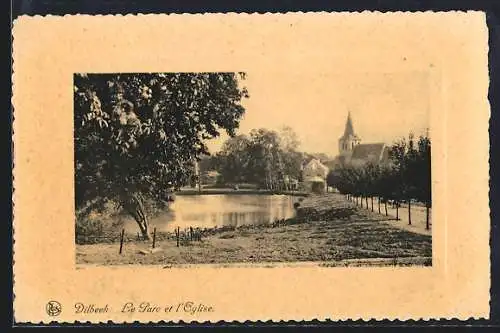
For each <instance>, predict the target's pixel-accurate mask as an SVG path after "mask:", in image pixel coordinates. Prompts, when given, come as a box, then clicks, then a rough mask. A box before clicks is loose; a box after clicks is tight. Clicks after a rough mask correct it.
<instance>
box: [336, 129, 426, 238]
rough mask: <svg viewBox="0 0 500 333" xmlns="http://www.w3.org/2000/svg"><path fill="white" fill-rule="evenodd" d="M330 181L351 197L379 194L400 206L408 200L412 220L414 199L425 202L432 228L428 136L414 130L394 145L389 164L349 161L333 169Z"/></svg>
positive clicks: (384, 200)
mask: <svg viewBox="0 0 500 333" xmlns="http://www.w3.org/2000/svg"><path fill="white" fill-rule="evenodd" d="M327 182H328V185H329V186H332V187H335V188H337V190H338V191H339V192H340V193H342V194H346V195H347V196H348V198H351V199H352V198H361V200H363V199H365V200H368V198H371V199H373V197H378V198H379V199H380V200H381V201H382V202H385V203H386V204H387V201H393V202H394V204H395V205H396V207H398V206H399V204H400V203H401V202H407V203H408V217H409V223H411V202H412V200H416V201H419V202H422V203H424V204H425V205H426V208H427V210H426V212H427V219H426V220H427V228H428V227H429V208H430V207H431V206H432V200H431V140H430V138H429V137H428V136H420V137H419V138H418V139H416V138H415V137H414V136H413V135H412V134H410V135H409V136H408V138H407V139H406V138H403V139H401V140H399V141H398V142H396V143H395V144H394V145H392V146H391V148H390V163H388V164H387V165H386V164H384V165H381V164H374V163H366V164H363V165H354V164H349V163H345V164H343V165H341V166H340V167H339V168H336V169H334V170H332V171H331V172H330V173H329V175H328V178H327Z"/></svg>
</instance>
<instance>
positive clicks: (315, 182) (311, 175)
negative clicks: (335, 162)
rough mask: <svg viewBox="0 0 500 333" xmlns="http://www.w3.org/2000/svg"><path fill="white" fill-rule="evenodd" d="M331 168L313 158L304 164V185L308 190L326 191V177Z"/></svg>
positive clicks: (304, 188)
mask: <svg viewBox="0 0 500 333" xmlns="http://www.w3.org/2000/svg"><path fill="white" fill-rule="evenodd" d="M329 171H330V169H329V168H328V167H327V166H326V165H324V164H323V163H321V161H320V160H318V159H316V158H313V159H311V160H310V161H309V162H307V163H306V164H305V165H303V166H302V187H303V190H305V191H307V192H315V193H324V192H325V191H326V186H327V185H326V177H327V176H328V172H329Z"/></svg>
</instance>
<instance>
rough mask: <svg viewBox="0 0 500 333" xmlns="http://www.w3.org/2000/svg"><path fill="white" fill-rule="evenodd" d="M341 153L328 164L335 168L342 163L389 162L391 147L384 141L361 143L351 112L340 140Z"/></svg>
mask: <svg viewBox="0 0 500 333" xmlns="http://www.w3.org/2000/svg"><path fill="white" fill-rule="evenodd" d="M338 145H339V154H338V156H337V157H335V159H334V160H333V161H331V162H330V163H329V164H328V166H329V167H330V168H331V169H335V168H337V167H339V166H341V165H345V164H354V165H363V164H365V163H368V162H369V163H375V164H387V163H389V147H388V146H387V145H386V144H385V143H383V142H378V143H361V138H360V137H359V136H358V135H357V134H356V133H355V132H354V125H353V121H352V117H351V113H350V112H349V113H348V115H347V121H346V125H345V129H344V134H343V135H342V136H341V137H340V138H339V140H338Z"/></svg>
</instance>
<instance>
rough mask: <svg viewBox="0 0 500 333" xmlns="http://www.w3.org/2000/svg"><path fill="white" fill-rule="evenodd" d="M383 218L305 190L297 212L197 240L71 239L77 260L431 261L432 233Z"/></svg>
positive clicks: (167, 236) (208, 232)
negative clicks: (92, 241) (76, 242)
mask: <svg viewBox="0 0 500 333" xmlns="http://www.w3.org/2000/svg"><path fill="white" fill-rule="evenodd" d="M345 211H348V212H350V213H349V214H350V215H349V216H348V217H345V216H343V214H344V213H343V212H345ZM338 214H340V215H338ZM387 222H388V219H387V218H386V217H385V216H380V215H378V214H374V213H371V212H369V211H367V210H365V209H360V208H357V207H354V206H353V205H352V203H350V202H348V201H346V200H345V199H344V198H343V196H340V195H337V194H329V195H321V196H310V197H307V198H305V199H304V200H303V201H302V202H301V207H299V209H298V212H297V216H296V217H295V218H292V219H288V220H280V221H276V223H272V224H269V225H242V226H238V227H219V228H206V229H203V230H201V235H202V236H201V239H198V238H197V237H194V238H192V237H191V235H190V233H182V234H181V235H180V236H179V240H177V237H176V235H175V234H174V233H173V232H157V234H156V239H155V242H156V246H155V249H152V240H150V241H143V240H134V239H133V238H128V239H126V240H125V241H124V243H123V253H122V254H119V252H118V248H119V246H120V243H119V242H108V243H98V244H87V245H77V246H76V248H77V253H76V256H77V258H76V259H77V260H76V261H77V263H78V264H100V265H130V264H141V265H164V266H168V265H173V266H176V265H200V264H214V265H233V264H242V265H248V264H251V265H273V264H272V263H280V264H285V263H293V262H317V263H323V264H328V263H330V265H334V266H342V265H345V264H346V262H347V265H350V266H353V265H356V264H355V262H356V261H357V262H358V264H359V265H360V266H366V265H370V263H369V262H367V261H370V260H375V262H378V264H374V265H382V266H388V265H389V266H390V265H397V266H404V265H419V266H422V265H424V266H428V265H431V264H432V260H431V259H430V258H431V257H432V239H431V236H429V235H422V234H418V233H413V232H410V231H407V230H404V229H402V228H397V227H394V226H392V225H390V224H389V223H387ZM417 258H425V259H417ZM346 260H347V261H346ZM349 260H351V261H352V262H349ZM377 260H378V261H377ZM405 262H407V263H406V264H405ZM408 262H409V263H408ZM412 262H413V263H412Z"/></svg>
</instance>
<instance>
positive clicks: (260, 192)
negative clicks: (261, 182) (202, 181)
mask: <svg viewBox="0 0 500 333" xmlns="http://www.w3.org/2000/svg"><path fill="white" fill-rule="evenodd" d="M217 194H219V195H220V194H231V195H233V194H234V195H244V194H246V195H290V196H298V197H307V196H309V193H307V192H303V191H275V190H254V189H239V190H234V189H231V188H208V189H207V188H205V189H202V190H201V191H200V190H198V189H185V190H181V191H175V192H174V195H175V196H182V195H217Z"/></svg>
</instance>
